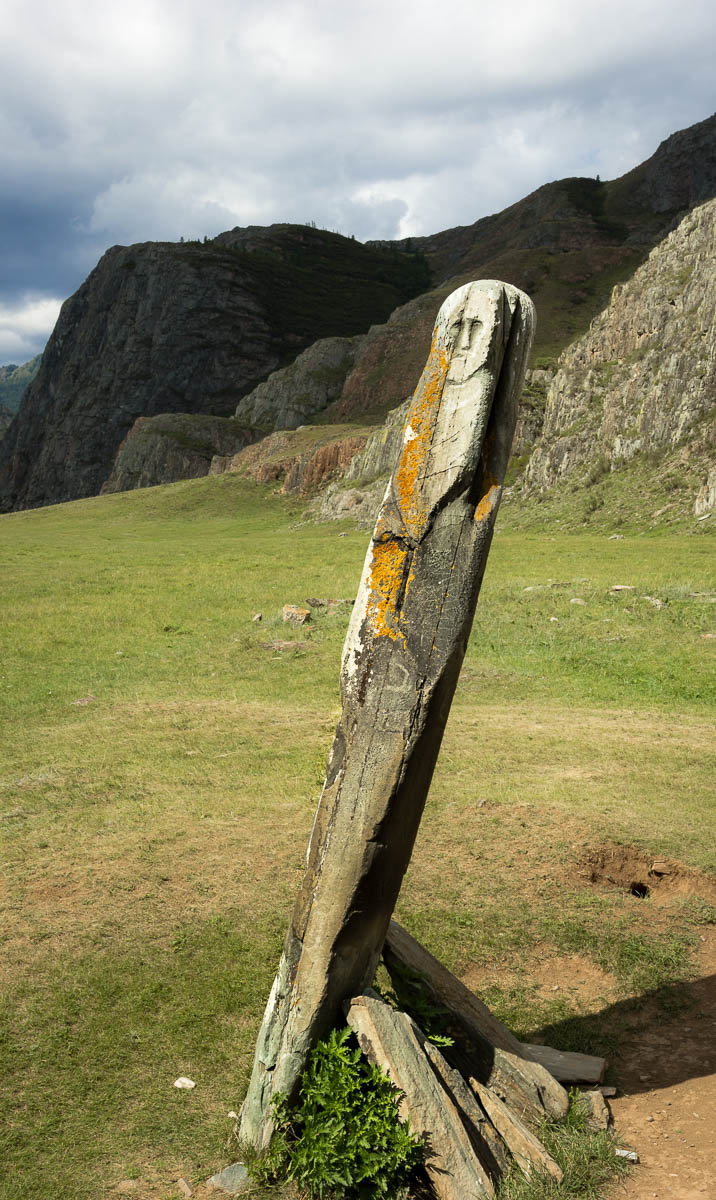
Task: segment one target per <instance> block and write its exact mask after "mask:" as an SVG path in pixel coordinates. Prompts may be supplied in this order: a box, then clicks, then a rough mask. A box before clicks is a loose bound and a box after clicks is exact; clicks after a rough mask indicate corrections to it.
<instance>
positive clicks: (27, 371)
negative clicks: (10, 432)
mask: <svg viewBox="0 0 716 1200" xmlns="http://www.w3.org/2000/svg"><path fill="white" fill-rule="evenodd" d="M41 361H42V355H41V354H36V355H35V357H34V358H31V359H30V361H29V362H26V363H23V364H22V365H21V366H19V367H18V366H17V365H16V364H15V363H7V364H6V366H4V367H0V409H5V410H6V411H7V412H8V413H10V414H11V416H12V414H14V413H16V412H17V410H18V408H19V407H20V401H21V400H22V397H23V396H24V394H25V389H26V387H27V385H28V384H29V383H31V382H32V380H33V379H34V378H35V376H36V375H37V372H38V371H39V369H40V363H41Z"/></svg>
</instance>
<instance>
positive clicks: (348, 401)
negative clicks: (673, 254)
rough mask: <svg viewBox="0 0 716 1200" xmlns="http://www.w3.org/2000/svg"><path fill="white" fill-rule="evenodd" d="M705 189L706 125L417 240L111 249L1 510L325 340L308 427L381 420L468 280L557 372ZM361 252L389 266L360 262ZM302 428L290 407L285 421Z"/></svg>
mask: <svg viewBox="0 0 716 1200" xmlns="http://www.w3.org/2000/svg"><path fill="white" fill-rule="evenodd" d="M704 193H710V194H711V195H714V194H716V115H715V116H712V117H709V118H707V119H706V120H705V121H702V122H699V123H698V124H697V125H695V126H692V127H690V128H689V129H687V130H682V131H679V132H678V133H676V134H673V135H671V137H670V138H667V139H666V140H665V141H664V142H662V144H661V145H660V146H659V147H658V149H657V150H656V151H655V153H654V154H653V155H652V156H651V157H650V158H649V159H647V160H646V162H645V163H642V164H640V165H639V166H637V167H635V168H633V169H632V171H630V172H628V173H627V174H626V175H624V176H621V177H620V178H619V179H617V180H613V181H610V182H607V183H602V182H601V181H599V180H590V179H567V180H561V181H556V182H554V183H550V184H545V185H543V187H541V188H539V189H537V190H536V191H535V192H533V193H531V194H530V195H529V196H528V197H525V198H524V199H523V200H521V201H518V202H516V203H515V204H513V205H510V206H509V207H508V208H507V209H505V210H503V211H502V212H501V213H498V214H492V215H491V216H487V217H482V218H480V219H479V220H478V221H477V222H475V223H473V225H470V226H459V227H456V228H455V229H452V230H444V231H442V232H441V233H438V234H434V235H429V236H427V237H425V238H413V239H409V240H404V241H402V242H389V243H384V242H371V243H367V244H366V245H365V246H362V245H361V243H356V242H354V241H353V240H352V239H346V238H342V237H341V236H340V235H336V234H331V235H328V234H326V233H325V232H324V231H317V230H313V229H311V228H310V227H307V226H292V225H276V226H267V227H263V226H250V227H247V228H237V229H234V230H229V231H227V232H226V233H223V234H220V235H219V236H218V237H217V238H216V239H213V241H212V242H211V243H208V244H204V245H202V244H198V243H183V244H181V243H180V244H172V243H144V244H140V246H138V247H137V246H135V247H115V248H113V249H112V250H110V251H108V252H107V254H106V255H105V256H103V259H102V260H100V263H99V264H98V266H97V267H96V268H95V270H94V271H93V272H92V273H91V274H90V276H89V277H88V280H87V281H85V284H83V285H82V287H81V288H80V289H79V291H78V292H77V293H75V296H74V297H71V298H70V300H69V301H67V302H66V303H65V305H64V306H63V310H62V312H61V314H60V319H59V321H58V325H57V327H56V329H55V333H54V334H53V336H52V338H51V339H50V342H49V343H48V347H47V351H46V353H45V356H44V358H43V364H42V367H41V370H40V373H39V375H38V377H37V378H36V379H35V380H34V381H33V383H32V384H31V385H30V387H29V388H28V389H27V392H26V393H25V397H24V398H23V403H22V405H21V410H20V413H19V414H18V416H17V417H16V418H15V420H14V421H13V423H12V425H11V427H10V429H9V430H8V432H7V433H6V435H5V438H4V439H3V442H2V443H0V506H1V507H2V509H4V510H6V511H7V510H8V509H13V508H23V507H28V506H34V505H38V504H40V505H41V504H46V503H54V502H57V501H58V500H62V499H71V498H74V497H79V496H82V495H90V494H93V493H94V492H96V491H99V489H100V487H101V486H102V484H103V483H104V482H105V481H106V480H107V478H108V476H109V474H110V471H111V469H112V462H113V460H114V457H115V456H116V454H117V450H118V448H119V445H120V443H121V442H122V440H123V439H124V438H125V437H126V435H127V433H128V432H129V430H130V429H131V427H132V424H133V423H134V422H135V421H136V420H137V419H138V418H140V417H153V416H155V415H157V414H159V413H171V412H181V413H189V414H191V412H192V411H193V412H197V413H203V414H204V415H207V414H211V413H212V412H213V413H214V414H216V415H219V416H224V417H229V416H231V415H232V413H234V412H235V411H236V409H237V406H240V405H241V404H246V403H248V399H247V398H249V397H250V396H251V394H252V391H253V389H255V388H256V387H257V386H258V385H261V386H262V387H264V393H266V391H267V389H268V391H270V381H271V379H273V376H272V374H271V373H272V372H273V371H276V370H277V369H281V368H282V367H286V366H287V365H288V364H289V363H290V362H293V361H294V360H296V358H297V356H298V355H299V354H300V353H301V352H302V351H304V350H305V349H307V348H308V347H309V346H310V347H312V348H313V353H314V356H315V358H316V362H317V370H321V369H324V367H325V364H322V363H321V351H320V342H321V339H322V337H326V336H328V337H349V338H350V337H353V336H355V335H360V338H361V341H360V344H359V345H358V346H357V347H356V353H355V354H354V355H353V357H352V361H351V364H350V365H349V369H348V370H347V373H346V375H345V377H344V379H343V381H342V383H341V385H340V391H339V393H338V394H337V395H335V396H333V397H332V398H331V397H328V402H327V406H326V407H325V408H324V409H319V410H318V412H317V413H315V412H314V413H313V414H312V419H314V420H315V419H318V420H319V421H327V422H335V421H338V422H345V421H349V422H353V423H355V422H359V423H361V424H363V423H366V422H368V423H370V422H374V423H378V422H380V421H381V420H382V419H383V418H384V417H385V414H386V413H387V412H388V411H389V410H390V409H392V408H394V407H395V405H396V404H397V403H399V402H400V401H402V400H403V399H404V398H405V396H406V395H408V394H410V392H412V390H413V388H414V387H415V384H416V382H417V379H418V377H419V374H420V371H421V370H422V365H423V363H424V361H425V357H426V354H427V349H428V346H429V339H430V333H431V329H432V324H433V320H434V316H435V312H436V311H437V309H438V307H439V305H440V303H441V302H442V300H443V299H444V297H445V295H447V294H448V292H449V291H450V290H452V289H453V287H455V286H458V285H459V284H460V283H462V282H465V281H466V280H467V279H469V278H479V277H486V278H490V277H493V278H506V279H509V280H510V282H513V283H515V284H516V285H517V286H519V287H522V288H523V290H525V291H527V292H528V293H530V294H531V295H532V297H533V299H534V300H535V302H536V304H537V309H538V330H541V333H540V332H538V343H537V357H536V359H535V365H536V366H537V367H538V368H540V367H543V366H545V365H547V366H551V364H552V363H553V362H554V360H555V359H556V357H557V354H558V352H560V351H561V350H562V349H563V348H564V346H565V345H567V344H568V343H569V342H571V341H573V340H574V338H575V337H577V336H578V335H579V334H581V333H582V332H584V330H585V329H586V328H587V326H588V324H589V320H591V319H592V318H593V317H594V316H595V314H596V313H597V312H598V311H600V309H601V308H602V307H603V305H604V304H605V303H606V302H607V301H608V299H609V295H610V293H611V291H612V288H613V286H614V285H615V284H616V283H621V282H623V281H624V280H626V279H627V278H629V277H630V276H631V274H632V273H633V271H634V269H635V268H636V267H637V266H638V265H639V264H640V263H641V262H642V261H643V260H644V259H645V257H646V255H647V254H648V252H649V250H650V249H651V248H652V247H653V245H655V244H656V243H657V242H658V241H659V240H661V238H662V237H663V236H665V234H666V233H668V232H669V230H670V229H671V228H673V227H674V225H675V224H676V223H677V222H678V219H679V218H680V216H683V212H684V206H686V210H687V211H688V207H689V206H690V205H691V203H692V201H693V200H694V197H699V198H701V197H702V195H703V194H704ZM679 206H681V207H679ZM301 254H302V255H303V257H301ZM371 255H373V256H375V255H379V256H380V255H382V256H383V257H382V258H381V259H380V262H377V261H376V260H375V258H374V259H373V260H371V261H372V266H371V268H370V270H368V262H369V260H370V256H371ZM297 256H298V257H297ZM341 256H343V259H345V260H346V261H347V259H348V258H349V257H350V258H351V261H352V263H353V267H352V268H351V270H352V271H353V274H351V273H350V272H348V271H347V270H346V267H345V265H344V264H343V263H342V260H341ZM137 271H139V275H140V276H141V277H142V278H141V282H142V286H141V287H139V286H138V284H137V278H138V276H137ZM366 271H367V272H368V276H370V278H369V279H368V278H367V276H366ZM371 272H372V274H371ZM429 274H430V275H431V276H432V279H433V280H436V279H438V280H440V282H439V284H438V286H437V287H435V286H433V287H432V288H430V286H429V278H428V276H429ZM239 277H240V278H239ZM396 281H397V282H396ZM160 282H162V283H164V284H165V285H167V286H163V287H162V286H160ZM237 284H238V287H236V286H235V285H237ZM342 285H347V286H342ZM401 287H402V289H403V294H402V297H401V296H399V295H398V293H399V292H400V289H401ZM132 288H133V289H134V291H133V292H132ZM411 288H412V289H413V296H414V298H413V299H410V298H408V297H407V296H406V292H408V293H409V292H410V290H411ZM361 289H362V290H361ZM366 289H367V291H366ZM391 289H392V292H391ZM354 292H355V293H356V294H358V293H360V295H364V294H367V293H370V297H371V304H372V305H373V308H372V310H371V313H370V314H369V313H368V307H370V306H363V308H362V309H360V312H358V311H357V309H356V299H355V295H354ZM216 295H219V296H220V302H218V303H217V301H216ZM339 297H341V298H342V300H343V302H344V307H341V303H339V302H338V298H339ZM396 299H397V300H398V303H397V306H396V304H395V303H394V301H395V300H396ZM401 301H402V302H401ZM358 307H359V308H360V305H359V306H358ZM376 316H377V321H378V323H377V324H376ZM351 324H352V326H353V327H352V328H351ZM316 347H318V348H317V349H316ZM348 357H350V356H348ZM304 384H305V380H304ZM302 386H303V385H302ZM309 387H310V381H309ZM541 387H542V385H541V384H540V385H539V386H538V385H537V384H535V390H534V393H533V397H532V398H533V400H534V399H535V397H536V398H537V403H538V406H539V404H540V403H541V402H542V401H541V399H540V388H541ZM544 391H546V387H544V388H542V392H544ZM287 402H288V401H287ZM294 407H295V406H294ZM283 419H284V418H283V416H282V413H281V405H280V404H279V405H278V408H277V412H276V420H277V421H279V422H280V421H281V420H283ZM300 419H301V417H300V412H299V411H298V409H296V411H295V413H294V416H293V417H292V420H294V421H298V420H300ZM244 420H245V417H244ZM270 427H274V428H275V427H277V426H276V423H275V421H274V422H273V426H271V425H270V424H269V425H267V426H266V430H267V431H268V429H269V428H270ZM279 427H280V426H279Z"/></svg>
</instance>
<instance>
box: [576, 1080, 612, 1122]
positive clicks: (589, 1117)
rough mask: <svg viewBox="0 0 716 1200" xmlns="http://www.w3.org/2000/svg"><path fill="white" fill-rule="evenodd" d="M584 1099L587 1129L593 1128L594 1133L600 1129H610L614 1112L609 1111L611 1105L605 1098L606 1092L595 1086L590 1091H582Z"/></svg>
mask: <svg viewBox="0 0 716 1200" xmlns="http://www.w3.org/2000/svg"><path fill="white" fill-rule="evenodd" d="M582 1100H583V1101H584V1104H585V1106H586V1112H585V1123H586V1126H587V1129H591V1130H592V1132H593V1133H597V1132H598V1131H599V1130H600V1129H608V1128H609V1126H610V1124H611V1120H612V1114H611V1112H610V1111H609V1105H608V1104H607V1102H606V1100H605V1099H604V1094H603V1093H602V1092H601V1091H600V1090H599V1089H598V1088H595V1089H594V1090H592V1091H589V1092H582Z"/></svg>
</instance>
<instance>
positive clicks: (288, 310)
mask: <svg viewBox="0 0 716 1200" xmlns="http://www.w3.org/2000/svg"><path fill="white" fill-rule="evenodd" d="M249 232H250V231H246V230H243V231H242V230H234V231H232V232H231V233H227V234H222V235H221V236H220V237H219V238H217V239H215V240H214V241H213V242H211V243H208V244H206V245H199V244H198V243H197V244H193V243H192V244H181V245H176V244H156V243H147V244H144V245H139V246H129V247H115V248H114V249H112V250H110V251H108V252H107V254H105V255H104V257H103V258H102V260H101V261H100V263H99V265H98V266H97V267H96V268H95V270H94V271H93V272H92V274H91V275H90V276H89V278H88V279H87V280H86V282H85V283H84V284H83V285H82V287H81V288H80V289H79V291H78V292H76V293H75V295H74V296H73V297H72V298H71V299H70V300H68V301H67V302H66V303H65V304H64V305H63V308H62V311H61V314H60V318H59V320H58V323H57V326H56V328H55V331H54V333H53V335H52V337H51V339H50V341H49V343H48V346H47V348H46V350H45V353H44V355H43V360H42V365H41V368H40V371H39V374H38V376H37V378H36V379H35V380H34V381H33V382H32V383H31V384H30V386H29V387H28V389H27V391H26V393H25V396H24V397H23V402H22V405H21V409H20V412H19V414H18V416H17V418H16V419H15V421H13V423H12V425H11V427H10V429H9V430H8V432H7V434H6V436H5V438H4V439H3V442H2V443H1V444H0V504H1V506H2V508H4V509H5V510H7V509H12V508H25V507H30V506H34V505H41V504H50V503H54V502H56V501H60V500H69V499H74V498H76V497H79V496H87V495H91V494H94V493H96V492H97V491H99V489H100V487H101V485H102V483H103V482H104V481H105V480H106V479H107V477H108V475H109V473H110V470H111V466H112V461H113V459H114V456H115V453H116V451H117V448H118V446H119V443H120V442H121V441H122V439H123V438H124V437H125V435H126V434H127V432H128V431H129V429H130V428H131V426H132V425H133V424H134V422H135V421H136V420H137V419H138V418H139V417H146V416H154V415H156V414H158V413H166V412H188V413H192V412H204V413H209V414H211V413H213V414H216V415H220V416H229V415H231V414H232V413H233V412H234V410H235V408H236V406H237V403H238V402H239V400H240V399H241V398H242V397H243V396H244V395H245V394H246V392H248V391H249V390H251V389H252V388H253V387H254V386H255V385H256V384H257V383H258V382H259V381H260V380H261V379H263V378H265V377H266V376H267V375H268V374H269V373H270V372H271V371H272V370H274V369H276V368H277V367H279V366H281V365H282V364H284V363H285V362H286V361H287V360H290V359H292V358H294V357H295V356H296V354H297V353H298V352H300V350H301V349H302V348H304V347H305V346H307V345H308V344H310V343H312V342H313V341H315V340H316V339H317V338H319V337H321V336H325V335H338V336H349V335H352V334H355V333H358V332H360V331H361V330H365V329H367V328H368V327H369V325H370V324H371V323H372V322H375V321H381V320H385V319H386V318H387V317H388V315H389V314H390V312H391V311H392V310H393V309H394V308H395V307H396V305H397V304H399V303H400V302H401V301H402V300H405V299H406V297H407V296H409V295H411V294H412V293H413V292H414V291H415V290H416V289H417V288H419V287H421V286H422V287H424V286H425V284H426V282H427V276H426V273H425V271H426V269H425V265H424V263H423V262H422V261H421V260H418V259H415V258H413V259H406V258H405V256H403V255H398V254H389V253H386V252H383V251H376V250H374V249H370V248H368V249H366V247H364V246H362V245H360V243H357V242H354V241H352V240H351V239H349V238H342V237H340V236H339V235H337V234H329V233H327V232H325V231H322V230H314V229H309V228H307V227H305V226H272V227H270V228H269V229H264V230H261V231H259V232H258V233H257V234H256V236H255V237H248V238H247V236H246V235H247V234H248V233H249Z"/></svg>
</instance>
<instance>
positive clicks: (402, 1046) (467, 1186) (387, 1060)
mask: <svg viewBox="0 0 716 1200" xmlns="http://www.w3.org/2000/svg"><path fill="white" fill-rule="evenodd" d="M346 1016H347V1020H348V1024H349V1025H350V1026H351V1028H352V1029H353V1030H354V1031H355V1033H356V1036H357V1038H358V1042H359V1044H360V1047H361V1049H362V1051H363V1053H364V1054H365V1055H366V1057H367V1058H369V1059H370V1060H371V1062H374V1063H376V1064H377V1065H378V1066H379V1067H380V1068H381V1070H382V1071H385V1073H386V1075H388V1076H389V1078H390V1079H391V1080H392V1081H393V1083H394V1084H395V1086H396V1087H397V1088H399V1089H400V1090H401V1091H402V1092H403V1099H402V1101H401V1104H400V1115H401V1117H402V1118H403V1120H405V1118H406V1117H408V1118H410V1126H411V1129H412V1130H413V1132H414V1133H416V1134H418V1135H419V1136H420V1137H421V1138H423V1139H424V1141H425V1144H426V1154H425V1169H426V1171H427V1173H428V1176H429V1178H430V1182H431V1183H432V1186H433V1188H434V1189H435V1192H436V1194H437V1195H438V1196H439V1197H440V1200H468V1198H469V1197H481V1198H484V1197H492V1196H494V1194H495V1189H494V1187H493V1184H492V1180H491V1179H490V1176H489V1175H488V1173H487V1172H486V1170H485V1168H484V1167H483V1165H482V1163H481V1161H480V1159H479V1158H478V1156H477V1154H476V1152H475V1149H474V1146H473V1142H472V1140H471V1138H470V1137H469V1135H468V1133H467V1130H466V1129H465V1126H464V1124H463V1122H462V1120H461V1117H460V1113H459V1112H458V1109H457V1107H456V1105H455V1104H454V1103H453V1100H452V1099H451V1098H450V1096H449V1095H448V1093H447V1092H446V1091H445V1089H444V1088H443V1086H442V1084H441V1081H440V1078H439V1077H438V1075H436V1073H435V1072H434V1070H433V1069H432V1067H431V1065H430V1062H429V1061H428V1059H427V1058H426V1056H425V1053H424V1051H423V1047H422V1046H421V1042H420V1040H419V1038H418V1036H416V1029H415V1026H414V1024H413V1022H412V1021H411V1020H410V1017H408V1016H407V1014H406V1013H401V1012H396V1011H395V1010H394V1009H392V1008H389V1007H388V1005H387V1004H384V1003H383V1002H382V1000H379V999H378V998H377V997H374V996H357V997H355V999H354V1000H352V1001H351V1004H350V1007H349V1008H348V1012H347V1014H346ZM433 1049H434V1047H433Z"/></svg>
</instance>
